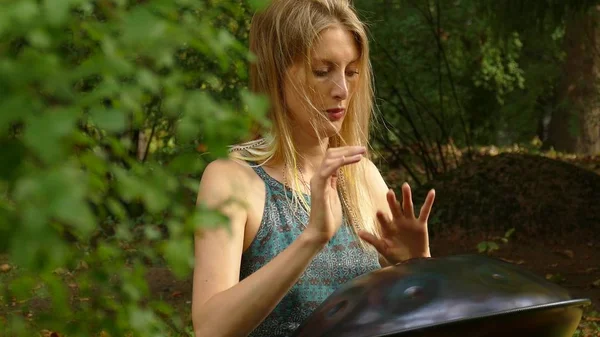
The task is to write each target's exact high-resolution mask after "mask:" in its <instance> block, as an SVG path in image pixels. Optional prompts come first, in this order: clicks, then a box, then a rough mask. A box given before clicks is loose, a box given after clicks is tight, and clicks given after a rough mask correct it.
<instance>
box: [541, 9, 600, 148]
mask: <svg viewBox="0 0 600 337" xmlns="http://www.w3.org/2000/svg"><path fill="white" fill-rule="evenodd" d="M598 17H599V15H598V11H597V10H596V9H595V8H594V9H593V10H591V11H590V13H587V14H581V15H574V16H573V17H572V18H570V19H569V20H568V21H567V26H566V31H565V42H564V43H565V52H566V59H565V63H564V65H563V73H562V79H561V81H560V83H559V84H558V95H559V97H558V102H559V105H558V106H557V107H556V108H555V110H554V111H553V113H552V119H551V121H550V125H549V130H548V139H547V144H546V145H547V146H552V147H554V149H555V150H557V151H564V152H571V153H577V154H584V155H598V154H600V85H599V84H600V83H599V79H600V55H599V48H600V44H599V43H598V42H600V29H599V27H598V23H599V20H598Z"/></svg>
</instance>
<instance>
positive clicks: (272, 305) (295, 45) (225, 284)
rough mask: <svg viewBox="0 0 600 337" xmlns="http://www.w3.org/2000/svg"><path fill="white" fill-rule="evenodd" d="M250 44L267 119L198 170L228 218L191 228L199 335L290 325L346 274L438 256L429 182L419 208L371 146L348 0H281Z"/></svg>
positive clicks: (358, 31) (280, 331)
mask: <svg viewBox="0 0 600 337" xmlns="http://www.w3.org/2000/svg"><path fill="white" fill-rule="evenodd" d="M250 49H251V51H252V52H253V53H254V54H255V55H256V56H257V60H256V62H255V63H253V64H252V65H251V87H252V90H254V91H255V92H259V93H263V94H266V95H268V97H269V98H270V103H271V107H270V114H269V117H270V119H271V122H272V128H271V130H270V131H269V132H268V133H267V134H266V135H264V137H263V138H261V139H259V140H257V141H253V142H250V143H246V144H242V145H239V146H235V147H233V148H232V151H231V157H230V158H229V159H227V160H217V161H215V162H212V163H211V164H210V165H208V166H207V168H206V170H205V172H204V174H203V177H202V181H201V183H200V188H199V193H198V202H199V203H205V204H206V205H208V206H209V207H215V208H218V209H220V210H221V211H222V212H223V213H224V214H226V215H227V216H228V217H229V220H230V227H229V228H228V229H216V230H210V231H203V232H201V233H198V235H197V236H196V253H195V254H196V265H195V270H194V285H193V287H194V294H193V304H192V316H193V322H194V331H195V333H196V336H211V337H212V336H247V335H250V336H288V335H290V334H291V333H292V332H293V331H294V329H296V328H297V327H298V326H299V325H300V323H301V322H302V321H303V320H304V319H306V318H307V317H308V315H309V314H310V313H311V311H312V310H314V309H315V308H316V307H317V306H318V305H319V304H320V303H321V302H322V301H323V300H324V299H325V298H327V296H329V295H330V294H331V293H332V292H333V291H334V290H335V289H336V288H337V287H339V286H340V285H341V284H343V283H344V282H347V281H349V280H351V279H352V278H354V277H357V276H359V275H361V274H363V273H366V272H369V271H372V270H375V269H376V268H380V267H381V266H385V265H389V264H395V263H398V262H400V261H402V260H405V259H408V258H412V257H427V256H430V252H429V242H428V234H427V217H428V215H429V213H430V210H431V206H432V204H433V199H434V193H433V191H430V193H429V194H428V196H427V198H426V201H425V203H424V205H423V208H422V209H421V214H420V216H419V217H418V218H416V217H415V215H414V214H413V204H412V201H411V192H410V188H409V186H408V185H407V184H404V185H403V187H402V194H403V196H402V200H403V203H402V205H401V204H400V203H399V202H398V201H397V200H396V197H395V195H394V193H393V191H391V190H388V188H387V186H386V184H385V182H384V181H383V179H382V177H381V174H380V173H379V171H378V170H377V168H376V167H375V166H374V165H373V163H372V162H371V161H370V160H369V159H368V157H369V153H368V151H367V147H368V131H369V123H370V120H371V117H372V116H371V115H372V110H373V106H372V105H373V93H372V87H371V85H372V84H371V69H370V64H369V58H368V57H369V48H368V43H367V35H366V32H365V29H364V27H363V25H362V23H361V22H360V21H359V19H358V17H357V15H356V13H355V12H354V10H353V8H352V7H351V5H350V4H349V1H347V0H346V1H345V0H275V1H273V2H272V3H271V4H270V6H269V7H268V8H266V9H265V10H264V11H262V12H261V13H259V14H257V15H256V16H255V17H254V18H253V20H252V26H251V32H250ZM232 200H237V201H241V202H228V201H232Z"/></svg>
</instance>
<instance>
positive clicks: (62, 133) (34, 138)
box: [23, 109, 78, 163]
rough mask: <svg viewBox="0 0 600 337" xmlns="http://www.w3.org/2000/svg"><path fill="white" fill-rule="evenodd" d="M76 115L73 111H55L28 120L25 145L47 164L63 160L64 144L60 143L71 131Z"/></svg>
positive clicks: (64, 154)
mask: <svg viewBox="0 0 600 337" xmlns="http://www.w3.org/2000/svg"><path fill="white" fill-rule="evenodd" d="M77 115H78V112H77V111H76V110H74V109H55V110H51V111H47V112H46V113H44V114H42V115H41V116H35V117H31V118H29V120H28V123H27V128H26V129H25V135H24V138H23V139H24V142H25V144H26V145H27V146H29V147H31V148H32V149H33V151H34V152H35V153H36V154H37V155H38V156H39V157H40V158H42V159H43V160H44V161H46V162H48V163H55V162H59V161H62V160H64V158H65V156H66V146H65V145H66V144H64V143H63V142H62V141H63V139H64V138H65V137H66V136H67V135H69V133H71V132H72V131H73V129H74V127H75V121H76V119H77Z"/></svg>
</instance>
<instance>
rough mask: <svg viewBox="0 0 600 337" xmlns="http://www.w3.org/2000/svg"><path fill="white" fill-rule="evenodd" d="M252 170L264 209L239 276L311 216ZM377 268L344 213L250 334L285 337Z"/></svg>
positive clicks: (264, 258) (275, 249)
mask: <svg viewBox="0 0 600 337" xmlns="http://www.w3.org/2000/svg"><path fill="white" fill-rule="evenodd" d="M253 168H254V170H255V171H256V173H257V174H258V175H259V176H260V177H261V178H262V179H263V180H264V181H265V187H266V199H265V209H264V212H263V219H262V222H261V224H260V228H259V230H258V233H257V234H256V237H255V238H254V241H253V242H252V244H251V245H250V247H249V248H248V249H247V250H246V251H245V252H244V254H243V255H242V265H241V271H240V279H244V278H246V277H247V276H248V275H250V274H252V273H253V272H255V271H257V270H258V269H260V268H261V267H262V266H264V265H265V264H267V263H268V262H269V261H270V260H271V259H273V258H274V257H275V256H277V255H278V254H279V253H280V252H282V251H283V250H284V249H286V248H287V247H288V246H289V245H290V244H291V243H292V242H293V241H294V240H295V239H296V238H297V237H298V235H300V233H302V231H303V230H304V228H305V226H306V225H307V224H308V218H309V217H308V214H307V212H306V211H304V210H300V211H298V212H294V210H292V209H291V208H290V206H289V203H288V200H292V199H291V198H292V191H291V189H289V188H288V187H285V186H284V185H283V184H282V183H280V182H279V181H277V180H275V179H274V178H272V177H271V176H269V175H268V174H267V173H266V172H265V171H264V170H263V169H262V168H261V167H253ZM286 194H287V198H288V199H286ZM304 198H305V199H306V201H307V203H308V204H309V205H310V196H308V195H306V194H304ZM379 268H380V265H379V261H378V256H377V253H376V252H374V251H364V250H362V249H361V248H360V246H359V243H358V241H357V238H356V236H355V235H354V234H353V232H352V230H351V228H350V227H349V225H348V224H347V222H346V219H345V217H344V220H343V225H342V226H341V228H340V230H339V231H338V232H337V233H336V235H335V236H334V237H333V238H332V239H331V240H330V241H329V243H328V244H327V246H325V248H324V249H323V250H322V251H321V252H320V253H319V254H318V255H317V256H316V257H315V258H314V259H313V261H312V263H310V265H309V266H308V268H307V269H306V271H305V272H304V274H303V275H302V276H301V277H300V279H299V280H298V282H297V283H296V284H295V285H294V286H293V287H292V288H291V289H290V291H289V292H288V293H287V295H285V297H284V298H283V299H282V300H281V302H280V303H279V304H278V305H277V306H276V307H275V309H274V310H273V312H272V313H271V314H270V315H269V316H268V317H267V318H266V319H265V320H264V321H263V323H262V324H260V325H259V326H258V327H257V328H256V329H255V330H254V331H253V332H252V333H251V334H250V335H249V336H251V337H266V336H270V337H283V336H289V335H290V334H291V333H292V332H293V331H294V330H295V329H296V328H297V327H298V326H299V325H300V324H301V323H302V322H303V321H304V320H305V319H306V318H307V317H308V316H309V315H310V314H311V313H312V311H313V310H315V309H316V308H317V306H319V305H320V304H321V302H323V301H324V300H325V299H326V298H327V297H328V296H329V295H331V293H333V292H334V291H335V290H336V289H337V288H338V287H339V286H340V285H342V284H344V283H345V282H347V281H349V280H351V279H353V278H355V277H357V276H359V275H362V274H364V273H366V272H370V271H373V270H375V269H379Z"/></svg>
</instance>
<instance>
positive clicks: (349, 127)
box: [231, 0, 380, 247]
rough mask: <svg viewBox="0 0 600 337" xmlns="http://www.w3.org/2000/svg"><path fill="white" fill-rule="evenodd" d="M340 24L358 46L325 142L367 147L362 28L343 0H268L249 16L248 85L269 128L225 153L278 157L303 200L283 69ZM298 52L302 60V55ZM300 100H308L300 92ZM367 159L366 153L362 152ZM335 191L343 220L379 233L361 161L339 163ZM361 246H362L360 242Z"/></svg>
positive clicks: (368, 88) (262, 159) (367, 70)
mask: <svg viewBox="0 0 600 337" xmlns="http://www.w3.org/2000/svg"><path fill="white" fill-rule="evenodd" d="M333 25H340V26H342V27H344V28H345V29H347V30H348V31H349V32H351V33H352V34H353V36H354V38H355V40H356V43H357V46H358V49H359V53H360V55H359V62H358V65H359V69H358V70H359V80H358V83H357V84H356V90H355V91H354V94H353V96H352V98H351V100H350V102H349V104H348V107H347V114H346V117H345V120H344V123H343V124H342V128H341V130H340V132H339V133H338V134H337V135H335V136H333V137H331V138H330V139H329V146H330V147H337V146H345V145H361V146H365V147H367V149H368V147H369V128H370V123H371V119H372V117H373V84H372V70H371V64H370V60H369V44H368V38H367V33H366V29H365V27H364V25H363V23H362V22H361V21H360V19H359V18H358V16H357V14H356V12H355V10H354V8H353V7H352V5H351V4H350V1H349V0H274V1H272V3H271V4H270V5H269V6H268V7H267V8H266V9H265V10H264V11H262V12H260V13H257V14H256V15H255V16H254V17H253V18H252V23H251V29H250V51H251V52H252V53H253V54H254V55H255V56H256V61H255V62H253V63H252V64H251V65H250V87H251V90H252V91H254V92H256V93H260V94H264V95H266V96H268V97H269V101H270V109H269V118H270V120H271V124H272V127H271V129H270V130H267V131H266V132H264V134H262V135H261V136H262V137H261V138H259V139H255V140H253V141H250V142H246V143H243V144H239V145H237V146H233V147H232V148H231V157H233V158H237V159H241V160H246V161H253V162H256V163H263V164H264V163H266V162H268V161H271V160H273V161H275V162H282V163H284V164H285V166H286V167H287V168H288V169H290V171H291V172H284V174H285V175H289V176H291V177H292V181H291V183H292V186H293V191H294V194H295V198H294V199H295V200H300V201H301V202H302V201H304V198H303V197H302V196H301V192H299V191H300V186H301V183H300V180H299V177H298V174H297V172H298V167H297V159H298V154H297V151H296V147H295V146H294V143H293V139H292V136H291V135H292V129H291V128H292V125H291V124H292V123H291V122H290V117H289V115H288V114H287V113H286V106H285V96H284V90H283V87H284V85H283V84H284V82H285V79H286V76H287V72H288V69H289V68H290V67H291V66H292V65H293V64H295V63H296V62H299V61H304V62H307V61H308V58H309V57H308V55H309V54H310V50H311V48H312V46H313V45H314V43H315V41H316V40H317V39H318V37H319V34H320V33H321V32H322V31H323V30H324V29H326V28H329V27H331V26H333ZM303 57H304V60H302V58H303ZM306 99H308V98H307V97H306ZM366 157H367V158H369V155H368V152H367V155H366ZM340 171H341V172H340V177H341V179H339V180H338V181H341V182H342V183H340V184H338V190H339V192H340V194H341V197H342V198H343V200H342V201H343V204H344V211H345V214H346V217H347V219H348V220H349V222H350V223H351V224H353V226H352V228H353V229H354V230H355V232H356V230H359V229H362V230H366V231H368V232H370V233H373V234H375V235H377V236H379V234H380V231H379V226H377V223H376V221H375V209H374V206H373V197H372V196H371V195H370V194H369V192H368V191H369V188H368V187H367V184H369V182H368V181H367V176H366V172H367V163H366V162H365V161H364V160H363V161H361V162H359V163H357V164H353V165H348V166H344V167H342V169H341V170H340ZM361 245H362V246H363V247H364V244H362V241H361Z"/></svg>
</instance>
